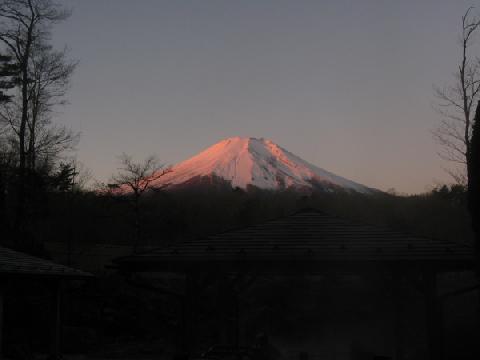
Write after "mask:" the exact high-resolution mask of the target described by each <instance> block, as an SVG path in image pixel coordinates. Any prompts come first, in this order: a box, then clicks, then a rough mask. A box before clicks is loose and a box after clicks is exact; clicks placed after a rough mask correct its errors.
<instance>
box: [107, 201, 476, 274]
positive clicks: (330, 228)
mask: <svg viewBox="0 0 480 360" xmlns="http://www.w3.org/2000/svg"><path fill="white" fill-rule="evenodd" d="M473 261H474V255H473V248H472V247H471V246H468V245H465V244H460V243H454V242H450V241H446V240H439V239H431V238H426V237H419V236H413V235H410V234H405V233H401V232H398V231H394V230H392V229H389V228H386V227H381V226H374V225H368V224H362V223H359V222H355V221H351V220H347V219H344V218H340V217H337V216H333V215H329V214H326V213H324V212H321V211H317V210H304V211H300V212H297V213H294V214H292V215H289V216H285V217H282V218H278V219H274V220H270V221H267V222H265V223H262V224H258V225H253V226H249V227H245V228H241V229H235V230H230V231H226V232H223V233H220V234H216V235H213V236H208V237H205V238H200V239H197V240H192V241H188V242H182V243H177V244H174V245H172V246H170V247H166V248H160V249H155V250H151V251H149V252H146V253H143V254H136V255H132V256H127V257H122V258H118V259H116V260H115V261H114V262H115V263H116V264H117V265H118V266H119V267H120V268H123V269H127V270H134V271H142V270H145V271H153V270H161V271H165V270H169V269H170V270H173V271H178V270H188V269H190V270H194V269H196V268H198V267H199V266H203V267H218V266H223V267H228V268H232V269H234V268H239V267H242V268H243V269H257V268H270V269H275V270H274V271H281V270H282V267H283V268H285V267H288V266H290V267H292V266H293V267H295V266H297V267H300V268H302V267H306V268H310V269H313V268H318V267H321V266H323V265H325V266H332V265H337V266H344V265H349V266H358V265H360V264H363V265H365V264H377V265H378V264H384V265H389V266H394V265H399V264H402V266H404V265H405V264H409V265H412V264H416V265H418V266H426V265H434V266H439V267H443V268H445V267H449V266H450V267H453V266H454V267H466V268H468V267H471V266H472V264H473Z"/></svg>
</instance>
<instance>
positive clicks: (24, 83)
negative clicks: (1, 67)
mask: <svg viewBox="0 0 480 360" xmlns="http://www.w3.org/2000/svg"><path fill="white" fill-rule="evenodd" d="M68 16H69V13H68V12H67V11H66V10H64V9H63V8H62V7H61V6H60V5H58V4H57V3H56V2H54V1H52V0H0V44H3V47H4V49H5V51H6V55H7V56H10V57H11V58H12V59H13V60H14V62H15V63H16V66H17V67H18V77H17V81H16V88H17V94H16V96H17V101H16V102H15V104H16V106H13V107H8V109H7V110H6V111H5V113H4V115H5V116H4V117H6V119H7V121H8V122H11V123H12V124H15V125H16V128H15V130H14V136H15V137H16V138H17V140H18V141H17V146H18V181H17V183H18V190H17V191H18V196H17V198H18V200H17V216H16V227H17V228H18V229H19V230H21V228H22V222H23V220H24V216H25V214H24V212H25V210H24V208H25V196H26V194H25V186H26V184H25V183H26V174H27V172H26V170H27V155H28V150H29V141H28V138H27V137H28V134H29V130H30V133H31V130H32V118H31V111H30V110H31V109H32V106H31V105H32V102H31V101H32V99H33V97H32V88H33V87H32V78H31V75H32V64H35V61H34V59H36V58H37V57H36V53H38V49H42V48H45V46H46V45H45V44H47V43H48V42H49V40H50V29H51V26H52V24H55V23H57V22H59V21H62V20H65V19H66V18H67V17H68ZM37 59H38V58H37ZM29 121H30V123H29ZM29 126H30V129H29Z"/></svg>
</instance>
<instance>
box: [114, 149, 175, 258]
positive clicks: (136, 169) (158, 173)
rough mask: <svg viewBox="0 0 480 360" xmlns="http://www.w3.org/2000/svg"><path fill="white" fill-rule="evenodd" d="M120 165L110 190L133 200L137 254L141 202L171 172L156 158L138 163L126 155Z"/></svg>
mask: <svg viewBox="0 0 480 360" xmlns="http://www.w3.org/2000/svg"><path fill="white" fill-rule="evenodd" d="M120 164H121V166H120V168H119V173H118V174H116V175H114V176H113V177H112V180H113V182H114V183H113V184H110V188H111V189H113V190H114V192H117V193H120V194H121V195H126V196H127V197H130V199H131V200H132V201H131V202H130V203H131V204H132V206H133V212H134V227H135V232H134V234H135V235H134V245H133V250H134V252H137V250H138V247H139V245H140V240H141V239H140V238H141V208H140V200H141V198H142V196H143V195H144V194H145V192H147V191H149V190H153V189H159V186H158V185H156V182H157V181H158V180H159V179H160V178H161V177H162V176H164V175H165V174H167V173H168V172H170V171H171V170H170V168H168V167H165V166H164V165H163V164H161V163H160V162H159V161H158V159H157V158H156V157H155V156H149V157H147V158H146V159H145V160H144V161H141V162H136V161H134V160H133V158H132V157H131V156H129V155H127V154H125V153H124V154H122V155H121V156H120Z"/></svg>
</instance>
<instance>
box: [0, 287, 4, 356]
mask: <svg viewBox="0 0 480 360" xmlns="http://www.w3.org/2000/svg"><path fill="white" fill-rule="evenodd" d="M2 340H3V293H2V291H1V289H0V360H1V359H2V358H3V347H2V344H3V342H2Z"/></svg>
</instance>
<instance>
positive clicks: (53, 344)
mask: <svg viewBox="0 0 480 360" xmlns="http://www.w3.org/2000/svg"><path fill="white" fill-rule="evenodd" d="M61 300H62V284H61V281H60V280H55V281H54V282H53V283H52V306H51V314H50V316H51V322H50V324H51V325H50V359H51V360H57V359H60V358H61V345H60V342H61V328H62V326H61V321H62V319H61Z"/></svg>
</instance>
